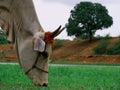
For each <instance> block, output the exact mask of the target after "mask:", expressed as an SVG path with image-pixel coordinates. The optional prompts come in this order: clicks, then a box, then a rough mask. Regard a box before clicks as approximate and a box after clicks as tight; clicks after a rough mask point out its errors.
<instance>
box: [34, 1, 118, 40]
mask: <svg viewBox="0 0 120 90" xmlns="http://www.w3.org/2000/svg"><path fill="white" fill-rule="evenodd" d="M33 1H34V5H35V9H36V12H37V16H38V19H39V21H40V24H41V25H42V27H43V29H44V30H45V31H54V30H55V29H56V28H57V27H58V26H59V25H62V26H63V27H64V26H65V24H66V23H68V18H69V17H70V11H71V10H72V9H73V8H74V6H75V5H76V4H77V3H79V2H81V1H86V0H33ZM87 1H91V2H95V3H96V2H97V3H101V4H102V5H103V6H106V8H107V9H108V11H109V15H110V16H112V17H113V25H112V26H111V27H110V28H108V29H104V30H98V31H97V32H96V35H101V36H105V35H106V34H109V35H110V36H112V37H116V36H120V28H119V26H120V11H118V10H119V9H120V0H87ZM57 38H59V39H73V38H74V37H70V36H67V32H66V30H64V31H63V32H62V33H61V34H60V35H59V36H58V37H57Z"/></svg>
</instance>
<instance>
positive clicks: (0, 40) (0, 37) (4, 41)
mask: <svg viewBox="0 0 120 90" xmlns="http://www.w3.org/2000/svg"><path fill="white" fill-rule="evenodd" d="M7 43H8V40H7V37H6V35H5V33H4V32H3V30H2V29H0V44H7Z"/></svg>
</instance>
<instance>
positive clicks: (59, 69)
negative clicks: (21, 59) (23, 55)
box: [0, 64, 120, 90]
mask: <svg viewBox="0 0 120 90" xmlns="http://www.w3.org/2000/svg"><path fill="white" fill-rule="evenodd" d="M0 90H120V67H116V66H112V65H110V66H105V67H102V66H92V65H87V66H84V65H82V66H50V67H49V86H48V87H35V86H34V85H33V84H32V82H31V80H29V79H28V77H26V76H25V75H24V73H23V71H22V70H21V68H20V67H19V65H2V64H0Z"/></svg>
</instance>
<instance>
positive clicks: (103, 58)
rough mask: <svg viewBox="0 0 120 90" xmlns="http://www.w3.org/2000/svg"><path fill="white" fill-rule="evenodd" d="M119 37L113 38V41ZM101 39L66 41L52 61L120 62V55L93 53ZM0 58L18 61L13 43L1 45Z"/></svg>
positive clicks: (56, 50) (55, 52)
mask: <svg viewBox="0 0 120 90" xmlns="http://www.w3.org/2000/svg"><path fill="white" fill-rule="evenodd" d="M117 40H118V38H111V39H110V41H111V42H112V43H114V42H116V41H117ZM98 43H99V40H93V41H92V42H88V41H79V40H76V41H68V40H67V41H65V42H64V43H63V44H62V46H61V47H60V48H58V49H55V50H53V54H52V57H51V60H52V62H73V63H119V64H120V55H93V53H92V48H93V47H95V46H96V45H98ZM0 60H3V61H13V60H14V61H16V60H17V56H16V54H15V52H14V50H13V45H12V44H5V45H0Z"/></svg>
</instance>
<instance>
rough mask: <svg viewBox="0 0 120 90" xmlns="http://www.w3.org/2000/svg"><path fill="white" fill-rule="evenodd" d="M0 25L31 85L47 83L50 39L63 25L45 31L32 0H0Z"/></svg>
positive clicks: (50, 50)
mask: <svg viewBox="0 0 120 90" xmlns="http://www.w3.org/2000/svg"><path fill="white" fill-rule="evenodd" d="M0 27H1V28H2V29H3V30H4V32H5V33H6V35H7V39H8V40H9V41H10V42H12V43H13V44H14V47H15V52H16V54H17V57H18V61H19V64H20V66H21V68H22V69H23V71H24V72H25V74H26V75H27V76H28V77H29V78H30V79H31V80H32V81H33V83H34V85H37V86H47V85H48V63H49V62H48V60H49V58H50V55H51V53H52V44H53V39H54V37H56V36H57V35H58V34H60V33H61V32H62V31H63V29H64V28H62V26H59V27H58V28H57V29H56V30H55V31H54V32H45V31H44V29H43V28H42V26H41V25H40V23H39V21H38V17H37V15H36V11H35V8H34V4H33V0H0Z"/></svg>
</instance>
